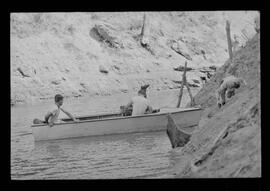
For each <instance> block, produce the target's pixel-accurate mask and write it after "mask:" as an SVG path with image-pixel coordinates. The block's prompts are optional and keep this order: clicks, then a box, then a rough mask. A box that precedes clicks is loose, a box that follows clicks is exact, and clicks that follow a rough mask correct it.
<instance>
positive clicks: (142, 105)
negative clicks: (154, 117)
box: [120, 85, 154, 116]
mask: <svg viewBox="0 0 270 191" xmlns="http://www.w3.org/2000/svg"><path fill="white" fill-rule="evenodd" d="M148 87H149V85H145V86H142V87H141V89H140V90H139V91H138V95H137V96H134V97H132V99H131V100H130V102H129V103H128V104H127V105H126V106H122V107H120V108H121V110H122V112H123V114H124V116H127V115H126V112H127V111H132V114H131V115H132V116H136V115H143V114H146V113H153V111H154V110H153V108H152V107H151V106H150V104H149V101H148V100H147V95H146V89H147V88H148ZM131 108H132V109H131Z"/></svg>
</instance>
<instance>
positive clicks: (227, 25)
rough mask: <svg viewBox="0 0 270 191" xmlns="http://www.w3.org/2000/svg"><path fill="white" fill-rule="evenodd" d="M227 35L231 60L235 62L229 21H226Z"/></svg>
mask: <svg viewBox="0 0 270 191" xmlns="http://www.w3.org/2000/svg"><path fill="white" fill-rule="evenodd" d="M226 34H227V41H228V51H229V57H230V60H231V61H233V54H232V40H231V32H230V22H229V21H226Z"/></svg>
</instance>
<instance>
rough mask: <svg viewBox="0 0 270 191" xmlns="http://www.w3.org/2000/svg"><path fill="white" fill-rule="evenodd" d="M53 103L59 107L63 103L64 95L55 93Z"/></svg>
mask: <svg viewBox="0 0 270 191" xmlns="http://www.w3.org/2000/svg"><path fill="white" fill-rule="evenodd" d="M54 101H55V104H56V105H57V106H58V107H60V106H62V105H63V103H64V97H63V96H62V95H60V94H56V95H55V97H54Z"/></svg>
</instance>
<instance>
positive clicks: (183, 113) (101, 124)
mask: <svg viewBox="0 0 270 191" xmlns="http://www.w3.org/2000/svg"><path fill="white" fill-rule="evenodd" d="M201 111H202V110H201V109H200V108H170V109H169V108H168V109H161V110H160V112H158V113H151V114H145V115H139V116H122V115H121V114H120V113H111V114H100V115H91V116H81V117H77V119H78V120H79V122H73V121H72V120H71V119H67V118H64V119H62V121H63V122H60V123H55V124H54V126H52V127H49V126H48V125H47V124H33V125H31V128H32V132H33V135H34V139H35V141H40V140H52V139H65V138H75V137H85V136H96V135H110V134H122V133H137V132H149V131H160V130H164V131H166V125H167V121H168V120H167V115H168V114H170V115H171V116H172V117H173V118H174V120H175V123H176V124H177V125H178V126H180V127H182V128H185V127H192V126H196V125H197V124H198V122H199V120H200V117H201Z"/></svg>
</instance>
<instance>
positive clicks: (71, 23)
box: [10, 11, 258, 104]
mask: <svg viewBox="0 0 270 191" xmlns="http://www.w3.org/2000/svg"><path fill="white" fill-rule="evenodd" d="M143 15H144V13H143V12H119V13H118V12H112V13H109V12H106V13H102V12H92V13H77V12H75V13H12V14H11V16H10V24H11V27H10V34H11V37H10V47H11V103H12V104H15V103H18V102H23V103H25V102H34V101H39V100H42V99H47V98H51V97H53V96H54V95H55V94H56V93H62V94H64V95H65V96H67V97H69V96H72V97H74V96H85V95H109V94H114V93H120V92H128V91H135V90H137V89H138V88H139V87H140V85H141V84H144V83H149V84H150V88H149V89H156V90H159V89H167V88H178V87H179V83H177V81H178V82H179V80H181V72H178V71H175V70H174V68H176V67H178V66H180V65H182V66H183V65H184V62H185V61H186V60H187V61H188V67H191V68H192V69H194V70H192V71H189V72H188V74H187V77H188V81H189V83H190V84H194V86H201V84H200V82H199V83H198V80H199V79H200V78H199V76H201V75H204V74H203V73H201V72H200V71H199V69H200V68H202V67H209V66H212V65H214V66H217V67H219V66H221V65H222V63H224V62H225V60H226V59H227V58H228V53H227V40H226V33H225V22H226V20H229V21H230V22H231V36H232V38H233V40H234V41H238V43H234V44H235V50H237V47H241V46H245V43H246V41H247V40H248V39H250V38H251V37H252V36H254V34H255V32H256V31H255V29H254V18H255V17H256V16H257V15H258V12H255V11H231V12H222V11H212V12H146V24H145V26H146V28H145V29H146V30H145V37H146V39H147V43H148V46H147V47H143V46H142V45H141V43H140V34H141V29H142V24H143ZM177 52H178V53H177ZM196 83H197V85H196Z"/></svg>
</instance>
